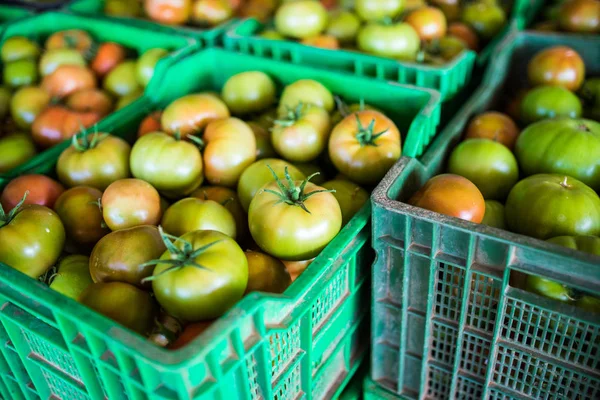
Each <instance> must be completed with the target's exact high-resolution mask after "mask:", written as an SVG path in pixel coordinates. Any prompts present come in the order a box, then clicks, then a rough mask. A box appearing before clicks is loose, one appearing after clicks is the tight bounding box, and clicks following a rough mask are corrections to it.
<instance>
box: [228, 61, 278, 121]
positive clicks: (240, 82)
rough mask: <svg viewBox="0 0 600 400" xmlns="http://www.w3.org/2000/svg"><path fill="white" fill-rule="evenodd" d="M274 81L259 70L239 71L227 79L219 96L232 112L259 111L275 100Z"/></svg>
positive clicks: (246, 112) (247, 112)
mask: <svg viewBox="0 0 600 400" xmlns="http://www.w3.org/2000/svg"><path fill="white" fill-rule="evenodd" d="M275 94H276V90H275V83H274V82H273V80H272V79H271V78H270V77H269V75H267V74H265V73H264V72H260V71H248V72H241V73H239V74H236V75H233V76H232V77H231V78H229V79H227V82H225V85H224V86H223V90H222V91H221V97H222V98H223V101H224V102H225V103H226V104H227V107H229V109H230V110H231V112H232V113H234V114H249V113H256V112H261V111H264V110H266V109H267V108H269V107H270V106H271V105H272V104H273V103H274V102H275Z"/></svg>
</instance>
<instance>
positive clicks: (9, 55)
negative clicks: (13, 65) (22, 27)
mask: <svg viewBox="0 0 600 400" xmlns="http://www.w3.org/2000/svg"><path fill="white" fill-rule="evenodd" d="M39 55H40V47H39V46H38V44H37V43H36V42H34V41H31V40H29V39H28V38H26V37H24V36H12V37H9V38H7V39H6V40H5V41H4V44H3V45H2V48H1V49H0V58H2V62H4V63H10V62H13V61H17V60H24V59H35V58H37V57H38V56H39Z"/></svg>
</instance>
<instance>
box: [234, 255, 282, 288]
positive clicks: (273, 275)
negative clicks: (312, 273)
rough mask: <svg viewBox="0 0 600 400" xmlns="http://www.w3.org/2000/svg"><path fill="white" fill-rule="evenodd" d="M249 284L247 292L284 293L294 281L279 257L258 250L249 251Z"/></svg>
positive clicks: (247, 256) (247, 257)
mask: <svg viewBox="0 0 600 400" xmlns="http://www.w3.org/2000/svg"><path fill="white" fill-rule="evenodd" d="M245 254H246V259H247V260H248V286H247V287H246V293H250V292H267V293H283V292H284V291H285V289H287V287H288V286H290V284H291V283H292V278H291V276H290V273H289V271H288V270H287V268H286V267H285V265H284V264H283V263H282V262H281V261H280V260H278V259H276V258H274V257H271V256H270V255H268V254H265V253H261V252H258V251H250V250H249V251H247V252H246V253H245Z"/></svg>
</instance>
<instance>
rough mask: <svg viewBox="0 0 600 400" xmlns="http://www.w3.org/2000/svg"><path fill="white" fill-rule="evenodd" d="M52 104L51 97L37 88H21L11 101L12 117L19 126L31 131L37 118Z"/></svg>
mask: <svg viewBox="0 0 600 400" xmlns="http://www.w3.org/2000/svg"><path fill="white" fill-rule="evenodd" d="M49 103H50V95H49V94H48V92H46V91H45V90H44V89H42V88H40V87H37V86H28V87H23V88H20V89H19V90H17V91H16V92H15V94H14V95H13V96H12V98H11V99H10V115H11V116H12V119H13V120H14V121H15V123H16V124H17V126H18V127H19V128H22V129H29V128H30V127H31V124H33V121H34V120H35V119H36V117H37V116H38V115H39V114H40V113H41V112H42V111H43V110H44V109H45V108H46V107H47V106H48V104H49Z"/></svg>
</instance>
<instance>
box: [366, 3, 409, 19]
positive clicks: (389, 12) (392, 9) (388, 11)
mask: <svg viewBox="0 0 600 400" xmlns="http://www.w3.org/2000/svg"><path fill="white" fill-rule="evenodd" d="M404 3H405V0H356V2H355V3H354V8H355V9H356V14H358V16H359V17H360V18H362V19H363V20H365V21H381V20H383V19H385V18H394V17H395V16H397V15H398V14H400V12H401V11H402V10H403V9H404Z"/></svg>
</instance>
